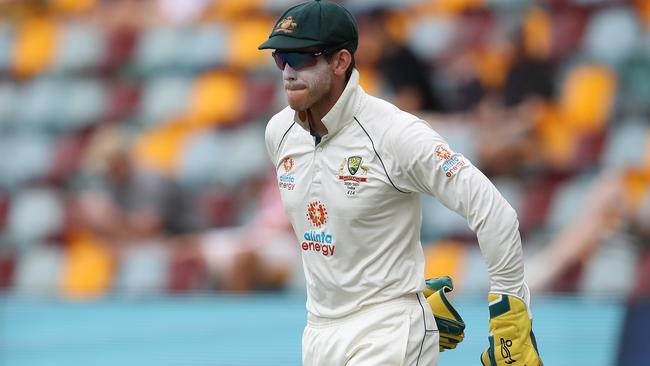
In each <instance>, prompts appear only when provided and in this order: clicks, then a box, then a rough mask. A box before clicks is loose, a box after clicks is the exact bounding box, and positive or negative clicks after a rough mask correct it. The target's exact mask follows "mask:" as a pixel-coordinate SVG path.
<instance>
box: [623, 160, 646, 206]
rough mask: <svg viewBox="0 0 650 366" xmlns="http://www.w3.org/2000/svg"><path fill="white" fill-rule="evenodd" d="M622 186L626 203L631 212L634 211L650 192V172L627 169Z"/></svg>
mask: <svg viewBox="0 0 650 366" xmlns="http://www.w3.org/2000/svg"><path fill="white" fill-rule="evenodd" d="M624 184H625V196H626V198H627V203H628V205H629V207H630V208H631V209H632V211H636V210H637V209H639V207H640V205H641V202H642V201H643V198H644V197H645V196H646V195H647V194H648V191H649V190H650V171H649V170H647V169H646V170H643V169H641V168H633V169H627V170H626V171H625V175H624Z"/></svg>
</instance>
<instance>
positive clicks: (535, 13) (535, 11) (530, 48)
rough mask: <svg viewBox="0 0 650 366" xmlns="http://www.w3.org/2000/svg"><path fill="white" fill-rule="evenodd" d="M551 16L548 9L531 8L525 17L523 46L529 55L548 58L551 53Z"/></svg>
mask: <svg viewBox="0 0 650 366" xmlns="http://www.w3.org/2000/svg"><path fill="white" fill-rule="evenodd" d="M551 33H552V24H551V18H550V16H549V14H548V12H547V11H545V10H543V9H541V8H539V7H535V8H531V10H529V11H528V14H526V17H525V18H524V24H523V38H524V39H523V43H524V44H523V46H524V50H525V51H526V53H527V54H528V55H531V56H533V57H537V58H546V57H548V56H549V55H550V53H551V38H552V34H551Z"/></svg>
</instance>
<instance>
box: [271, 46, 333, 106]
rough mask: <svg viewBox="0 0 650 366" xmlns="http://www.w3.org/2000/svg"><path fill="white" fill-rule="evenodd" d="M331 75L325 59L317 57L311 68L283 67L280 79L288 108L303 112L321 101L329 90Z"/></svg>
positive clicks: (287, 65)
mask: <svg viewBox="0 0 650 366" xmlns="http://www.w3.org/2000/svg"><path fill="white" fill-rule="evenodd" d="M332 78H333V73H332V70H331V69H330V67H329V64H328V63H327V61H326V60H325V57H323V56H320V57H318V62H317V63H316V64H315V65H313V66H307V67H303V68H300V69H299V70H295V69H293V68H292V67H291V66H290V65H289V64H286V65H285V66H284V70H283V71H282V79H283V84H284V89H285V91H286V93H287V100H288V102H289V106H290V107H291V108H292V109H293V110H296V111H305V110H307V109H309V108H311V107H312V106H314V105H315V104H317V103H318V102H319V101H320V100H322V99H323V97H324V96H325V95H327V94H328V93H329V92H330V90H331V84H332Z"/></svg>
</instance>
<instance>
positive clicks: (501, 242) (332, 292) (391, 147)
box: [266, 70, 524, 317]
mask: <svg viewBox="0 0 650 366" xmlns="http://www.w3.org/2000/svg"><path fill="white" fill-rule="evenodd" d="M322 121H323V123H324V124H325V126H326V127H327V131H328V133H327V135H325V136H323V137H322V140H321V142H320V143H319V144H318V145H317V144H315V141H314V138H313V136H312V135H311V134H310V132H309V123H308V122H307V119H306V114H305V113H297V112H295V111H294V110H292V109H291V108H289V107H287V108H285V109H284V110H282V111H281V112H279V113H278V114H276V115H275V116H273V117H272V118H271V120H270V121H269V123H268V125H267V128H266V145H267V150H268V153H269V156H270V158H271V161H272V163H273V165H274V166H275V169H276V171H277V179H278V186H279V188H280V191H281V196H282V201H283V203H284V207H285V211H286V212H287V214H288V216H289V218H290V220H291V223H292V225H293V228H294V230H295V232H296V235H297V237H298V243H297V248H298V249H299V250H301V251H302V260H303V266H304V270H305V277H306V284H307V310H308V311H309V312H310V313H312V314H314V315H316V316H322V317H340V316H344V315H347V314H350V313H352V312H354V311H356V310H358V309H360V308H361V307H363V306H365V305H370V304H374V303H379V302H383V301H387V300H391V299H394V298H397V297H400V296H403V295H405V294H409V293H416V292H420V291H422V290H423V289H424V255H423V250H422V245H421V243H420V226H421V223H422V210H421V205H420V196H419V194H420V193H426V194H430V195H433V196H434V197H436V198H437V199H438V200H440V201H441V202H442V203H443V204H444V205H445V206H446V207H448V208H450V209H452V210H454V211H456V212H457V213H459V214H461V215H462V216H464V217H466V218H467V220H468V224H469V226H470V228H471V229H472V230H474V232H476V234H477V237H478V240H479V245H480V247H481V251H482V253H483V255H484V257H485V260H486V263H487V267H488V271H489V273H490V286H491V291H493V292H500V293H507V294H514V295H520V294H521V292H522V288H524V280H523V263H522V249H521V239H520V236H519V230H518V222H517V217H516V213H515V212H514V210H513V209H512V207H511V206H510V205H509V204H508V203H507V202H506V201H505V199H504V198H503V197H502V196H501V194H500V193H499V192H498V191H497V190H496V188H495V187H494V186H493V185H492V183H491V182H490V181H489V180H488V179H487V178H486V177H485V176H484V175H483V174H482V173H481V172H480V171H479V170H478V169H477V168H476V167H474V166H473V165H472V163H471V162H470V161H469V160H468V159H466V158H465V157H464V156H463V155H462V154H460V153H456V152H453V151H452V150H451V148H450V147H449V146H448V144H447V143H446V141H445V140H444V139H443V138H442V137H441V136H440V135H439V134H437V133H436V132H435V131H434V130H433V129H432V128H431V126H430V125H429V124H427V123H426V122H424V121H422V120H421V119H419V118H417V117H415V116H413V115H411V114H409V113H406V112H404V111H401V110H399V109H398V108H397V107H395V106H394V105H392V104H390V103H388V102H386V101H384V100H381V99H378V98H375V97H372V96H370V95H368V94H366V93H365V92H364V91H363V89H362V88H361V86H359V74H358V72H357V71H356V70H354V72H353V74H352V77H351V78H350V80H349V81H348V83H347V85H346V88H345V90H344V91H343V93H342V95H341V96H340V97H339V100H338V101H337V103H336V104H335V105H334V106H333V107H332V109H331V110H330V111H329V113H327V115H325V117H323V119H322Z"/></svg>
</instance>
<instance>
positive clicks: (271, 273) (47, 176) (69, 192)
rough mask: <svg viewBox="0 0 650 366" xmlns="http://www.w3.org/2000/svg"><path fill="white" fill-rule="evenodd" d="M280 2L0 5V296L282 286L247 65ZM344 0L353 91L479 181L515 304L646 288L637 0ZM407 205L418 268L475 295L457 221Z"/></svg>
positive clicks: (258, 59) (480, 286)
mask: <svg viewBox="0 0 650 366" xmlns="http://www.w3.org/2000/svg"><path fill="white" fill-rule="evenodd" d="M291 3H293V2H292V1H288V0H110V1H109V0H105V1H101V0H22V1H18V0H9V1H0V288H1V289H3V290H4V291H9V292H12V293H18V294H29V295H38V296H52V295H56V296H62V297H64V298H70V299H86V298H95V297H100V296H104V295H107V294H119V295H135V296H138V295H143V294H158V293H178V292H181V293H183V292H192V291H249V290H279V289H293V288H296V289H301V288H302V287H303V286H302V284H301V281H302V273H300V271H301V270H300V266H301V263H300V258H299V255H300V251H299V248H298V246H297V242H296V239H295V237H294V236H293V233H292V231H291V227H290V224H289V223H288V221H287V219H286V217H285V216H284V212H283V210H282V205H281V203H280V202H279V195H278V192H277V186H276V185H277V181H276V180H275V175H274V172H273V169H272V167H271V166H270V163H269V161H268V158H267V156H266V151H265V147H264V141H263V140H264V137H263V135H264V127H265V124H266V121H267V120H268V119H269V118H270V117H271V116H272V115H273V114H274V113H275V112H277V111H279V110H280V109H281V108H283V107H284V105H285V104H284V103H285V102H284V101H285V99H284V95H283V90H282V89H281V73H280V72H279V70H278V69H277V68H276V67H275V65H274V63H273V62H272V60H271V57H270V52H268V51H264V52H262V51H258V50H257V46H258V45H259V44H260V43H261V42H262V41H263V40H264V39H266V38H267V37H268V34H269V31H270V29H271V27H272V25H273V22H274V20H275V19H276V18H277V17H278V16H279V14H280V12H281V11H282V10H283V9H285V8H286V7H287V6H288V5H289V4H291ZM344 3H345V4H346V5H347V6H348V7H349V8H350V9H351V10H352V11H353V12H354V13H355V15H356V16H357V18H358V20H359V27H360V35H361V41H360V45H359V50H358V52H357V55H356V63H357V67H358V69H359V71H360V73H361V83H362V86H363V87H364V89H365V90H366V91H367V92H369V93H370V94H374V95H377V96H380V97H384V98H387V99H389V100H391V101H393V102H394V103H395V104H397V105H398V106H399V107H401V108H403V109H405V110H408V111H411V112H413V113H415V114H416V115H419V116H421V117H423V118H425V119H426V120H427V121H428V122H430V123H431V124H432V126H433V127H434V128H435V129H436V130H437V131H438V132H440V133H441V134H442V135H443V136H445V137H446V138H447V139H448V140H449V142H450V144H451V147H452V149H454V150H455V151H460V152H462V153H463V154H464V155H465V156H467V157H468V158H469V159H470V160H471V161H472V162H473V163H474V164H475V165H477V166H478V167H480V168H481V169H482V170H483V171H484V172H485V174H486V175H488V176H489V177H490V178H491V179H492V180H493V182H494V183H495V184H496V185H497V187H498V188H499V189H500V190H501V192H502V193H503V194H504V196H505V197H506V198H507V199H508V201H509V202H510V203H511V205H512V206H513V207H514V208H515V209H516V210H517V212H518V213H519V220H520V229H521V233H522V240H523V244H524V251H525V256H526V261H527V271H528V275H529V279H528V281H529V283H530V284H531V287H533V289H534V290H536V291H550V292H557V291H559V292H565V291H566V292H577V293H582V294H591V293H596V294H599V293H605V292H606V293H610V294H616V295H619V296H621V297H636V296H648V295H650V245H649V244H650V194H649V193H650V191H649V189H648V188H650V2H649V1H646V0H629V1H622V0H621V1H613V0H611V1H608V0H572V1H569V0H566V1H564V0H545V1H530V0H529V1H525V0H440V1H417V0H409V1H399V2H395V1H380V0H374V1H373V0H363V1H361V0H355V1H345V2H344ZM397 3H399V5H395V4H397ZM336 168H337V167H332V169H336ZM333 171H334V170H333ZM423 207H424V215H423V232H422V236H423V237H422V241H423V244H424V245H425V253H426V255H427V275H429V276H433V275H442V274H449V275H452V276H453V277H454V279H455V282H456V284H457V288H458V290H460V291H479V290H480V291H484V290H485V289H486V288H487V282H486V276H485V266H484V263H483V260H482V258H481V255H480V252H479V249H478V245H476V239H475V237H474V236H473V234H472V233H471V231H469V229H468V228H467V225H466V223H465V222H464V220H463V219H462V218H460V217H459V216H458V215H456V214H455V213H453V212H451V211H448V210H447V209H445V208H444V207H442V206H441V205H440V204H438V203H437V202H436V201H435V200H434V199H432V198H429V197H426V198H423ZM612 274H615V275H612Z"/></svg>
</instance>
